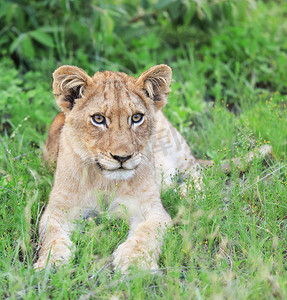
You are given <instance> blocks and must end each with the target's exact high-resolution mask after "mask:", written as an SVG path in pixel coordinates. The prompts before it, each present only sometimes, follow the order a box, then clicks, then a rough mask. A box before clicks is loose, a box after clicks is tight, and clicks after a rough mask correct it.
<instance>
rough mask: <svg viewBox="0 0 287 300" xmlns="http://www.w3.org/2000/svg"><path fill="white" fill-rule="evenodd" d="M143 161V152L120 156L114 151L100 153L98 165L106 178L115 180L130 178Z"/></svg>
mask: <svg viewBox="0 0 287 300" xmlns="http://www.w3.org/2000/svg"><path fill="white" fill-rule="evenodd" d="M140 163H141V154H140V153H136V154H131V155H127V156H119V155H115V154H112V153H109V155H105V154H99V155H98V160H97V165H98V167H99V168H100V170H101V171H102V172H103V175H104V176H105V177H106V178H109V179H113V180H127V179H130V178H131V177H132V176H133V175H134V173H135V170H136V169H137V167H138V166H139V165H140Z"/></svg>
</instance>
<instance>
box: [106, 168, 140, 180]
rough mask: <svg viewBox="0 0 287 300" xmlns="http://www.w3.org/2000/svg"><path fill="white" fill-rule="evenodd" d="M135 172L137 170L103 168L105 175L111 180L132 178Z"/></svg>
mask: <svg viewBox="0 0 287 300" xmlns="http://www.w3.org/2000/svg"><path fill="white" fill-rule="evenodd" d="M134 174H135V170H124V169H119V170H113V171H109V170H103V175H104V176H105V177H106V178H107V179H110V180H128V179H130V178H132V177H133V176H134Z"/></svg>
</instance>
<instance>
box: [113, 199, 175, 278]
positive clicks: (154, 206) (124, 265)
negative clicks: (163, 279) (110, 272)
mask: <svg viewBox="0 0 287 300" xmlns="http://www.w3.org/2000/svg"><path fill="white" fill-rule="evenodd" d="M147 197H148V195H147ZM132 201H133V200H132ZM125 202H126V201H125ZM129 223H130V233H129V235H128V239H127V240H126V241H125V242H124V243H122V244H121V245H119V246H118V248H117V249H116V251H115V252H114V253H113V257H114V265H115V267H116V269H119V270H121V272H122V273H126V272H127V270H128V268H129V266H130V265H132V264H136V265H137V266H138V267H140V268H143V269H147V270H156V269H158V265H157V261H158V258H159V255H160V252H161V245H162V242H163V235H164V233H165V231H166V228H167V227H168V226H170V225H171V218H170V216H169V215H168V213H167V212H166V211H165V210H164V208H163V206H162V204H161V200H160V197H159V195H157V196H155V198H154V199H153V200H150V199H146V200H144V202H142V204H140V205H139V206H138V209H137V211H136V212H135V211H133V212H132V217H131V218H130V220H129Z"/></svg>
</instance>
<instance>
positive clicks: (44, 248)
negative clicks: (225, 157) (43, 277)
mask: <svg viewBox="0 0 287 300" xmlns="http://www.w3.org/2000/svg"><path fill="white" fill-rule="evenodd" d="M171 77H172V72H171V69H170V67H168V66H167V65H158V66H154V67H152V68H150V69H148V70H147V71H145V72H144V73H142V74H141V75H140V76H139V77H138V78H133V77H130V76H128V75H127V74H125V73H118V72H110V71H105V72H97V73H95V74H94V76H93V77H89V76H88V75H87V73H86V72H84V71H83V70H82V69H80V68H77V67H74V66H62V67H60V68H58V69H57V70H56V71H55V72H54V74H53V78H54V82H53V93H54V95H55V99H56V102H57V104H58V106H59V107H60V109H61V110H62V113H60V114H59V115H58V116H57V117H56V118H55V120H54V121H53V123H52V125H51V127H50V130H49V136H48V139H47V142H46V153H45V154H44V158H45V159H46V160H48V161H53V160H56V161H57V167H56V173H55V180H54V185H53V189H52V191H51V194H50V198H49V203H48V206H47V208H46V210H45V212H44V214H43V216H42V218H41V221H40V226H39V235H40V243H41V249H40V252H39V259H38V261H37V262H36V264H35V268H37V269H42V268H44V267H45V266H46V265H47V264H54V263H55V264H58V263H60V262H65V261H68V260H69V258H70V257H71V255H72V252H71V251H72V248H73V247H72V242H71V240H70V234H71V231H72V229H73V226H74V221H75V219H76V218H79V217H80V214H81V215H84V216H88V215H89V214H91V213H92V212H95V211H101V210H102V209H103V205H102V201H103V199H106V203H105V205H106V209H107V210H108V212H109V213H110V214H114V215H116V216H119V217H123V218H125V219H126V220H127V222H128V224H129V226H130V232H129V235H128V238H127V240H126V241H125V242H124V243H122V244H121V245H119V247H118V248H117V249H116V250H115V252H114V253H113V263H114V266H115V268H116V269H119V270H121V271H122V272H127V270H128V267H129V266H130V265H131V264H133V263H137V264H138V265H139V267H142V268H145V269H157V268H158V266H157V261H158V258H159V255H160V249H161V244H162V239H163V234H164V232H165V230H166V228H167V226H169V225H170V224H171V218H170V216H169V215H168V213H167V212H166V211H165V209H164V208H163V206H162V203H161V199H160V191H161V184H162V183H164V184H170V183H171V178H172V176H173V175H174V174H175V173H176V169H177V170H179V171H182V172H184V171H185V170H187V169H189V170H190V171H191V174H192V176H193V178H194V179H195V180H197V179H198V176H199V175H198V173H197V171H196V161H195V159H194V158H193V156H192V155H191V152H190V149H189V147H188V145H187V143H186V142H185V141H184V139H183V137H182V136H181V135H180V134H179V132H178V131H177V130H176V129H175V128H174V127H173V126H172V125H171V124H170V123H169V122H168V120H167V119H166V118H165V116H164V115H163V113H162V112H161V108H163V107H164V105H165V104H166V103H167V96H168V93H169V91H170V88H169V85H170V82H171ZM104 195H110V196H109V197H106V198H104Z"/></svg>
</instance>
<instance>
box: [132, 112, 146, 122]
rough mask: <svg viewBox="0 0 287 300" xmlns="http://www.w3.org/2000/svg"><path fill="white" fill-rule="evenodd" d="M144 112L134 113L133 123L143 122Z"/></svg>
mask: <svg viewBox="0 0 287 300" xmlns="http://www.w3.org/2000/svg"><path fill="white" fill-rule="evenodd" d="M143 117H144V115H143V114H134V115H132V123H133V124H138V123H141V122H142V121H143Z"/></svg>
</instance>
